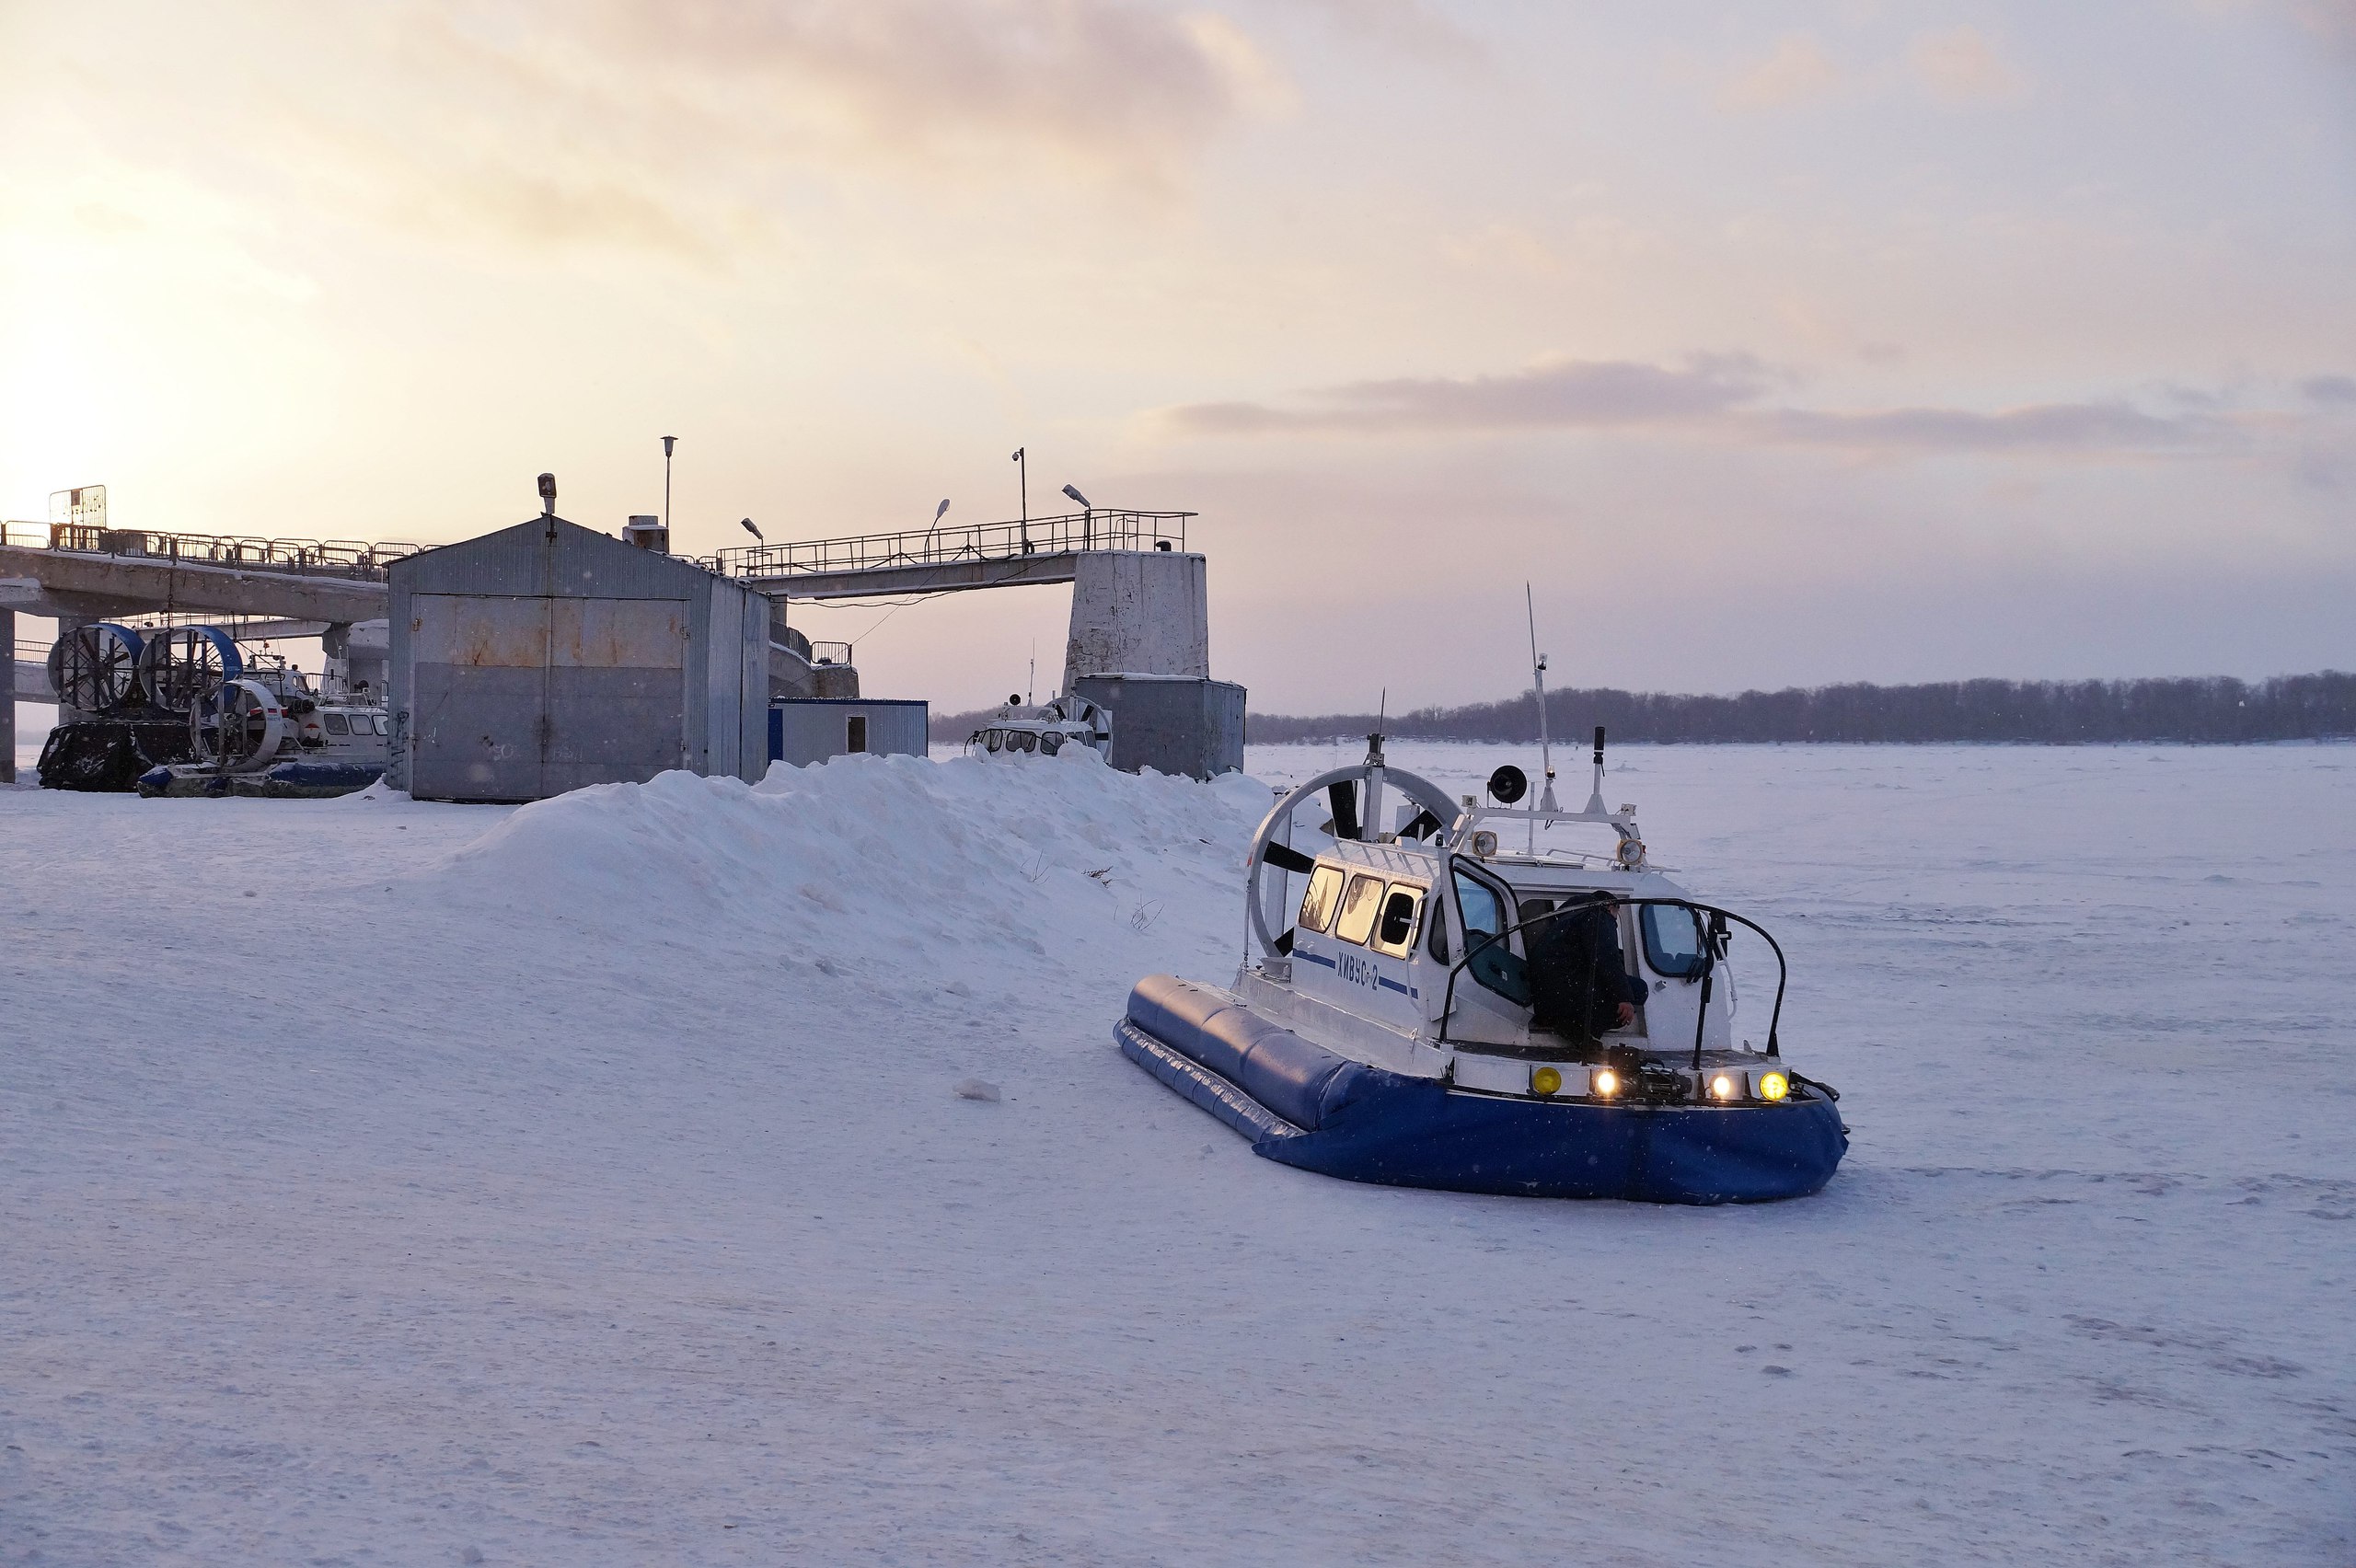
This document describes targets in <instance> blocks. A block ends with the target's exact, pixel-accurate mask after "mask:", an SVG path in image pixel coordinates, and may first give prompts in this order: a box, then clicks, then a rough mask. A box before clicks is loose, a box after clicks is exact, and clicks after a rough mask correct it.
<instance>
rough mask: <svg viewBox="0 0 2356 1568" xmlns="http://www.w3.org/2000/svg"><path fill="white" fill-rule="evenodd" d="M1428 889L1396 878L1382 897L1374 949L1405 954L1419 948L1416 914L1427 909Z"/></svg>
mask: <svg viewBox="0 0 2356 1568" xmlns="http://www.w3.org/2000/svg"><path fill="white" fill-rule="evenodd" d="M1423 908H1424V890H1423V889H1422V888H1419V887H1416V886H1415V885H1413V884H1412V883H1408V882H1393V883H1392V887H1391V894H1390V896H1389V897H1387V898H1385V899H1384V900H1383V901H1382V918H1381V919H1380V921H1378V922H1376V924H1375V928H1374V951H1377V952H1387V953H1389V954H1390V955H1391V956H1392V957H1393V958H1404V957H1406V956H1407V955H1408V954H1409V953H1410V952H1412V951H1415V917H1416V916H1418V915H1420V914H1422V913H1423Z"/></svg>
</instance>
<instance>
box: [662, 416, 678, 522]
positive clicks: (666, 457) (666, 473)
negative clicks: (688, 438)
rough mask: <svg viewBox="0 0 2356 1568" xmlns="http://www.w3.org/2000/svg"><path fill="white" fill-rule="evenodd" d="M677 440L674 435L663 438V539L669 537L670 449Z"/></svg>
mask: <svg viewBox="0 0 2356 1568" xmlns="http://www.w3.org/2000/svg"><path fill="white" fill-rule="evenodd" d="M678 439H679V438H678V437H677V436H676V435H666V436H664V438H663V536H664V538H665V539H668V538H669V537H670V536H671V448H672V447H673V446H674V445H675V444H677V442H678Z"/></svg>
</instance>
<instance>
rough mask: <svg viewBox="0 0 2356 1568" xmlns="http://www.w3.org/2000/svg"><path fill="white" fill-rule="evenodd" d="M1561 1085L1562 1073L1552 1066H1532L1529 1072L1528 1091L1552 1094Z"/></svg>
mask: <svg viewBox="0 0 2356 1568" xmlns="http://www.w3.org/2000/svg"><path fill="white" fill-rule="evenodd" d="M1562 1087H1563V1075H1562V1074H1561V1073H1558V1072H1556V1071H1555V1070H1554V1069H1553V1068H1552V1067H1534V1068H1532V1069H1531V1070H1530V1093H1532V1094H1553V1093H1554V1092H1555V1091H1556V1090H1559V1089H1561V1088H1562Z"/></svg>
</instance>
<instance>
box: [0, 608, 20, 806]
mask: <svg viewBox="0 0 2356 1568" xmlns="http://www.w3.org/2000/svg"><path fill="white" fill-rule="evenodd" d="M0 648H6V650H7V651H8V684H7V686H6V688H5V689H0V784H14V783H15V782H16V781H17V612H16V611H14V610H0Z"/></svg>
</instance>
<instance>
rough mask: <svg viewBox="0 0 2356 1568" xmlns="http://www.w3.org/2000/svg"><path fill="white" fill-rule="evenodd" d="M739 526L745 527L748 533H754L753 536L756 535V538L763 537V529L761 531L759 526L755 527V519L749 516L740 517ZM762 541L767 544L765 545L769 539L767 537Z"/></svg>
mask: <svg viewBox="0 0 2356 1568" xmlns="http://www.w3.org/2000/svg"><path fill="white" fill-rule="evenodd" d="M737 526H738V527H740V528H742V529H744V530H745V532H746V533H747V534H750V535H752V536H753V537H755V538H756V539H761V531H760V530H759V529H758V528H756V527H754V526H753V520H752V519H751V518H749V517H745V518H740V519H738V521H737ZM761 543H763V544H765V545H766V544H768V540H767V539H761Z"/></svg>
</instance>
